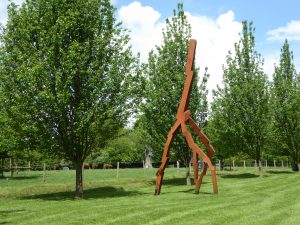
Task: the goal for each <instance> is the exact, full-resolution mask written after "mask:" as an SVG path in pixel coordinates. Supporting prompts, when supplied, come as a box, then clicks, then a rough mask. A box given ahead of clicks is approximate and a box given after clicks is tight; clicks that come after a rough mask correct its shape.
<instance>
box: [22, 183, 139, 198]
mask: <svg viewBox="0 0 300 225" xmlns="http://www.w3.org/2000/svg"><path fill="white" fill-rule="evenodd" d="M142 194H145V193H142V192H138V191H126V190H124V188H122V187H118V188H116V187H111V186H107V187H99V188H90V189H86V190H84V192H83V199H101V198H103V199H104V198H115V197H129V196H136V195H142ZM22 199H42V200H46V201H61V200H74V199H76V198H75V191H63V192H54V193H46V194H39V195H31V196H25V197H23V198H22Z"/></svg>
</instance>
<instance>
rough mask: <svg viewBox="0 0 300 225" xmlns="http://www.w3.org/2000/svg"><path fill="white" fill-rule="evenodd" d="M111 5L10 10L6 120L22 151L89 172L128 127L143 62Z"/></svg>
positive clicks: (5, 39) (4, 67)
mask: <svg viewBox="0 0 300 225" xmlns="http://www.w3.org/2000/svg"><path fill="white" fill-rule="evenodd" d="M114 11H115V9H114V8H113V6H112V5H111V3H110V1H109V0H74V1H69V0H50V1H44V0H27V1H26V2H25V3H24V4H22V6H21V7H18V6H17V5H15V4H13V3H12V4H10V5H9V8H8V22H7V26H6V28H5V29H4V31H3V32H2V35H1V52H0V70H1V78H0V79H1V83H2V84H3V85H2V86H3V92H4V95H5V100H6V103H5V104H6V107H5V108H6V114H7V115H8V117H9V118H10V120H11V122H12V124H11V127H12V128H13V129H14V132H16V133H18V134H19V136H20V138H18V139H19V140H22V142H23V144H22V145H19V146H21V147H22V148H34V149H37V148H39V149H42V150H45V151H48V152H52V153H55V154H57V155H59V156H61V157H63V158H65V159H66V160H70V161H72V162H73V164H74V167H75V168H76V196H77V197H82V196H83V183H82V182H83V181H82V165H83V162H84V160H85V159H86V157H87V156H88V155H89V154H90V153H91V152H92V151H93V149H95V148H96V147H98V146H104V145H105V144H106V140H107V139H108V138H111V136H112V135H114V133H115V132H114V131H115V130H118V129H119V128H120V127H122V126H123V125H124V123H125V121H126V119H127V116H128V114H129V112H130V110H129V109H130V108H131V107H130V106H131V103H133V100H132V99H133V98H132V96H130V88H129V87H130V86H129V84H130V83H131V82H134V81H133V76H132V75H133V74H134V73H135V72H136V70H135V68H136V66H137V59H136V58H135V57H133V56H132V53H131V49H130V47H129V45H128V42H129V37H128V35H127V34H126V32H125V31H124V30H123V29H122V27H121V24H120V23H118V22H117V21H116V19H115V17H114Z"/></svg>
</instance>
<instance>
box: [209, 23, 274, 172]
mask: <svg viewBox="0 0 300 225" xmlns="http://www.w3.org/2000/svg"><path fill="white" fill-rule="evenodd" d="M254 47H255V38H254V29H253V27H252V23H249V25H248V23H247V22H246V21H244V22H243V31H242V33H241V39H240V41H239V42H238V43H236V44H235V54H233V53H231V52H229V53H228V55H227V60H226V66H224V67H223V71H224V74H223V87H222V88H220V87H219V88H218V89H217V90H216V91H215V92H214V103H213V106H212V121H213V122H214V123H215V124H214V125H213V127H214V133H215V134H216V135H217V137H218V138H219V141H218V142H219V143H217V147H218V150H219V151H221V154H223V155H224V156H227V157H228V156H234V155H235V154H237V153H238V152H244V153H247V154H248V155H250V156H252V157H253V158H254V159H256V160H257V162H259V161H260V160H261V153H262V151H263V149H264V147H265V141H266V139H267V131H268V129H267V127H268V124H269V118H270V117H269V93H268V82H267V78H266V75H265V74H264V72H263V70H262V66H263V61H262V59H261V57H260V55H259V54H258V53H257V52H256V51H255V50H254ZM213 144H214V143H213ZM223 151H224V152H223ZM260 171H261V166H260Z"/></svg>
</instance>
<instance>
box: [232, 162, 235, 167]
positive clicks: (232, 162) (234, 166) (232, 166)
mask: <svg viewBox="0 0 300 225" xmlns="http://www.w3.org/2000/svg"><path fill="white" fill-rule="evenodd" d="M232 167H233V168H234V167H235V165H234V160H232Z"/></svg>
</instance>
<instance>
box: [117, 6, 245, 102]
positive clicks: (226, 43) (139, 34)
mask: <svg viewBox="0 0 300 225" xmlns="http://www.w3.org/2000/svg"><path fill="white" fill-rule="evenodd" d="M118 14H119V19H120V20H122V21H123V24H124V26H125V27H126V28H128V29H130V30H131V31H132V32H131V39H132V46H133V50H134V51H135V52H140V53H141V58H142V60H143V61H146V60H147V57H148V53H149V51H150V50H151V49H153V48H154V47H155V45H160V44H161V43H162V28H163V27H165V22H164V21H160V17H161V16H160V13H159V12H158V11H156V10H155V9H153V8H152V7H149V6H142V5H141V3H139V2H133V3H131V4H129V5H127V6H124V7H122V8H121V9H120V10H119V13H118ZM186 15H187V18H188V20H189V22H190V24H191V26H192V38H195V39H197V43H198V45H197V55H196V63H197V65H198V66H200V69H201V70H200V76H201V75H203V73H204V68H205V67H208V72H209V73H210V75H211V77H210V79H209V81H208V88H209V90H210V94H209V99H210V100H211V99H212V96H211V95H212V89H214V88H216V85H217V84H221V81H222V74H223V71H222V64H224V63H225V60H226V55H227V53H228V50H233V48H234V42H237V41H238V40H239V32H240V31H241V30H242V24H241V23H240V22H237V21H235V19H234V13H233V12H232V11H228V12H226V13H224V14H221V15H220V16H219V17H218V18H217V19H216V20H214V19H212V18H209V17H206V16H202V15H192V14H191V13H189V12H186Z"/></svg>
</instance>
